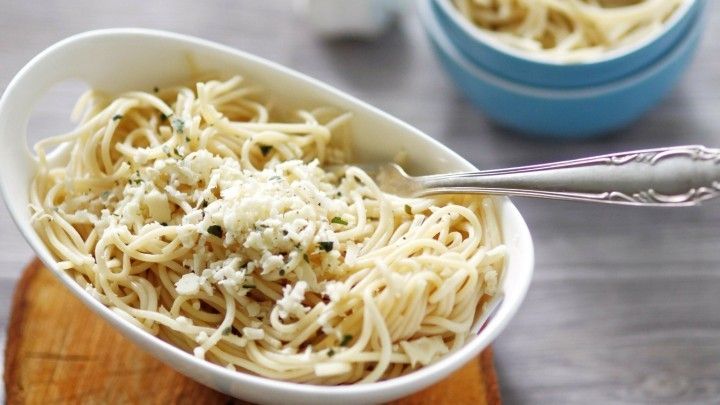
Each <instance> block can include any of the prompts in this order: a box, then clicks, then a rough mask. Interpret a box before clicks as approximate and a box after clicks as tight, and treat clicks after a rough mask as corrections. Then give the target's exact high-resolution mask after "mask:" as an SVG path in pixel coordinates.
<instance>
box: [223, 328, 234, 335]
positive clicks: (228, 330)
mask: <svg viewBox="0 0 720 405" xmlns="http://www.w3.org/2000/svg"><path fill="white" fill-rule="evenodd" d="M231 333H232V326H228V327H227V328H225V329H223V331H222V334H223V335H225V336H227V335H229V334H231Z"/></svg>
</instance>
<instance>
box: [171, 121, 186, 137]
mask: <svg viewBox="0 0 720 405" xmlns="http://www.w3.org/2000/svg"><path fill="white" fill-rule="evenodd" d="M172 126H173V128H175V131H176V132H177V133H178V134H182V133H183V131H184V130H185V121H183V120H181V119H180V118H173V120H172Z"/></svg>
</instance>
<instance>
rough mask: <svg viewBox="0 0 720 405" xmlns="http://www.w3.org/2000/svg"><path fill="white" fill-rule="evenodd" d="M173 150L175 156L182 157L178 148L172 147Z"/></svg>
mask: <svg viewBox="0 0 720 405" xmlns="http://www.w3.org/2000/svg"><path fill="white" fill-rule="evenodd" d="M173 152H175V155H176V156H177V157H179V158H182V155H181V154H180V152H179V151H178V148H173Z"/></svg>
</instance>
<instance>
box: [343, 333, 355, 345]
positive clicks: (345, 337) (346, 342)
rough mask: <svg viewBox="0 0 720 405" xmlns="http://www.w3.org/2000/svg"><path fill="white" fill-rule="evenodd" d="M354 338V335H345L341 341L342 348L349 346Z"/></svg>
mask: <svg viewBox="0 0 720 405" xmlns="http://www.w3.org/2000/svg"><path fill="white" fill-rule="evenodd" d="M352 338H353V336H352V335H343V337H342V340H340V346H341V347H345V346H347V345H348V343H350V341H351V340H352Z"/></svg>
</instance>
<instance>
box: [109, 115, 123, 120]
mask: <svg viewBox="0 0 720 405" xmlns="http://www.w3.org/2000/svg"><path fill="white" fill-rule="evenodd" d="M122 117H123V116H122V114H115V115H113V118H112V119H113V121H119V120H121V119H122Z"/></svg>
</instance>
